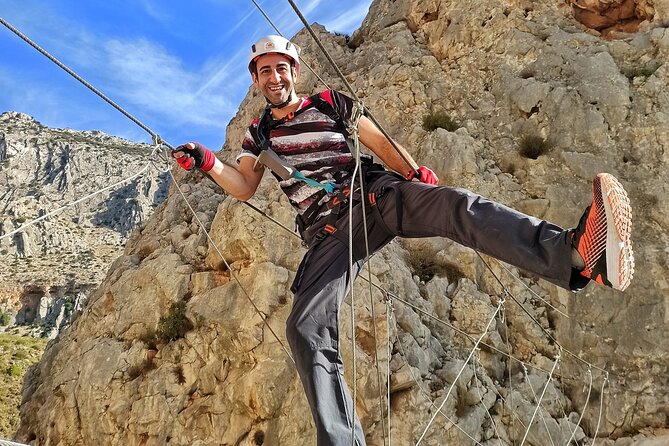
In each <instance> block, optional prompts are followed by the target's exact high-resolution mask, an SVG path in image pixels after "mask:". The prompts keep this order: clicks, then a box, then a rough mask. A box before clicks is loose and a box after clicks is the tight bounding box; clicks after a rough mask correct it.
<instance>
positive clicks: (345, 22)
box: [323, 2, 369, 32]
mask: <svg viewBox="0 0 669 446" xmlns="http://www.w3.org/2000/svg"><path fill="white" fill-rule="evenodd" d="M368 12H369V2H364V3H362V4H359V5H357V6H356V7H354V8H351V9H349V10H348V11H347V12H346V13H345V14H341V15H338V16H337V17H333V18H331V19H329V20H325V21H324V23H323V26H325V27H326V28H327V29H328V30H330V31H339V32H351V31H354V30H355V29H356V28H358V27H359V26H360V24H361V23H362V21H363V20H364V18H365V16H367V13H368Z"/></svg>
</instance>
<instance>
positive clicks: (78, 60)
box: [0, 0, 371, 150]
mask: <svg viewBox="0 0 669 446" xmlns="http://www.w3.org/2000/svg"><path fill="white" fill-rule="evenodd" d="M256 1H257V3H258V4H260V6H261V7H262V8H263V9H264V10H265V12H266V13H267V14H268V15H269V16H270V18H271V19H272V21H273V22H274V23H275V24H276V25H277V27H278V28H279V29H280V31H281V32H282V33H283V34H284V35H286V36H288V37H290V36H292V35H294V34H295V33H296V32H297V31H298V30H299V29H301V28H302V24H301V22H300V21H299V18H298V17H297V15H296V14H295V12H294V11H293V9H292V7H291V6H290V4H289V3H288V2H287V1H285V0H256ZM295 3H296V4H297V5H298V7H299V8H300V9H301V11H302V13H303V14H304V15H305V16H306V17H307V19H308V21H309V22H310V23H313V22H318V23H320V24H322V25H324V26H325V27H326V28H327V29H328V30H330V31H338V32H343V33H347V34H350V33H352V32H353V31H354V30H355V29H357V28H358V27H359V26H360V24H361V23H362V20H363V19H364V17H365V15H366V14H367V12H368V9H369V5H370V3H371V0H363V1H360V0H338V1H336V2H333V1H330V0H295ZM0 17H2V18H3V19H5V20H6V21H8V22H9V23H11V24H12V25H13V26H15V27H16V28H18V29H19V30H20V31H21V32H23V33H24V34H26V35H27V36H28V37H30V38H31V39H32V40H34V41H35V42H36V43H37V44H39V45H41V46H42V47H43V48H45V49H46V50H47V51H49V52H50V53H51V54H52V55H54V56H55V57H56V58H57V59H59V60H60V61H61V62H63V63H64V64H65V65H67V66H68V67H69V68H71V69H72V70H74V71H75V72H76V73H77V74H79V75H80V76H82V77H83V78H84V79H86V80H87V81H88V82H90V83H91V84H93V85H94V86H95V87H96V88H98V89H99V90H101V91H102V92H103V93H105V94H106V95H107V96H109V97H110V99H112V100H114V101H115V102H117V103H118V104H119V105H120V106H122V107H123V108H125V109H126V110H127V111H128V112H129V113H130V114H132V115H133V116H135V117H136V118H137V119H139V120H140V121H142V122H143V123H144V124H145V125H147V126H148V127H149V128H151V129H152V130H153V131H154V132H156V133H158V134H159V135H161V137H162V138H163V139H164V140H165V141H167V142H169V143H170V144H172V145H178V144H180V143H183V142H187V141H191V140H195V141H200V142H201V143H203V144H205V145H207V146H208V147H210V148H211V149H214V150H217V149H219V148H220V147H221V146H222V144H223V143H224V141H225V127H226V125H227V124H228V122H229V121H230V119H231V118H232V116H233V115H234V114H235V112H236V111H237V109H238V108H239V104H240V102H241V100H242V99H243V98H244V96H245V95H246V93H247V91H248V88H249V85H250V83H251V82H250V78H249V76H248V72H247V71H246V64H247V57H248V52H249V48H250V45H251V43H253V42H254V41H255V40H257V39H258V38H260V37H262V36H264V35H267V34H275V32H274V30H273V29H272V28H271V26H270V24H269V23H268V22H267V21H266V20H265V18H264V17H263V16H262V15H261V13H260V12H259V11H258V10H257V8H256V6H255V5H254V4H253V2H252V1H251V0H191V1H176V0H163V1H159V0H116V1H108V0H105V1H102V0H40V1H37V0H23V1H16V0H0ZM5 111H19V112H23V113H26V114H28V115H31V116H33V117H34V118H35V119H37V120H38V121H40V122H41V123H42V124H45V125H47V126H50V127H59V128H72V129H75V130H102V131H104V132H105V133H109V134H112V135H117V136H122V137H124V138H127V139H130V140H133V141H142V142H149V141H150V137H149V135H148V134H147V133H146V132H145V131H144V130H142V129H141V128H139V127H138V126H136V125H135V124H134V123H132V122H131V121H130V120H128V119H127V118H126V117H124V116H123V115H122V114H120V113H119V112H118V111H117V110H115V109H114V108H112V107H111V106H110V105H108V104H107V103H106V102H104V101H103V100H102V99H100V98H98V97H97V96H96V95H94V94H93V93H92V92H91V91H89V90H88V89H87V88H86V87H84V86H83V85H81V84H80V83H79V82H78V81H76V80H75V79H74V78H72V77H71V76H70V75H68V74H67V73H66V72H65V71H63V70H61V69H60V68H59V67H57V66H56V65H55V64H53V63H52V62H50V61H49V60H48V59H47V58H46V57H44V56H42V55H41V54H39V53H38V52H37V51H36V50H34V49H33V48H32V47H30V46H29V45H28V44H27V43H25V42H24V41H23V40H21V39H19V37H17V36H16V35H14V34H13V33H12V32H10V31H9V30H8V29H7V28H5V27H4V26H2V25H1V24H0V113H2V112H5Z"/></svg>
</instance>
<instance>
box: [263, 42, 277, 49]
mask: <svg viewBox="0 0 669 446" xmlns="http://www.w3.org/2000/svg"><path fill="white" fill-rule="evenodd" d="M274 48H275V46H274V42H265V50H273V49H274Z"/></svg>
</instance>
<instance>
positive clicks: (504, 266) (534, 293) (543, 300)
mask: <svg viewBox="0 0 669 446" xmlns="http://www.w3.org/2000/svg"><path fill="white" fill-rule="evenodd" d="M495 260H496V259H495ZM496 262H497V264H498V265H499V266H501V267H502V268H503V269H504V271H506V272H507V273H508V274H509V275H510V276H511V277H513V278H516V277H517V276H516V275H515V274H513V273H512V272H511V270H510V269H509V268H508V267H507V266H506V265H505V264H504V262H501V261H499V260H496ZM518 282H520V283H521V284H523V286H524V287H525V288H526V289H527V291H529V292H530V293H531V294H532V295H534V297H536V298H537V299H539V300H540V301H542V302H543V303H545V304H546V305H548V306H549V307H550V308H552V309H553V310H555V311H557V312H558V313H560V314H561V315H562V316H564V317H566V318H567V319H571V318H570V317H569V315H568V314H567V313H565V312H564V311H561V310H560V309H559V308H557V307H555V306H554V305H553V304H551V303H550V302H549V301H548V300H546V299H544V298H543V297H541V296H540V295H539V293H537V292H536V291H534V290H533V289H532V288H531V287H529V286H528V285H527V284H526V283H525V282H524V281H523V280H521V279H520V277H518Z"/></svg>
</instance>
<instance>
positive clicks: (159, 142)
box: [0, 18, 295, 363]
mask: <svg viewBox="0 0 669 446" xmlns="http://www.w3.org/2000/svg"><path fill="white" fill-rule="evenodd" d="M0 23H2V24H3V25H5V26H6V27H7V28H9V29H10V30H11V31H12V32H13V33H14V34H16V35H17V36H19V37H20V38H21V39H23V40H24V41H26V42H27V43H28V44H30V46H32V47H33V48H35V49H36V50H37V51H39V52H40V53H42V54H43V55H44V56H46V57H47V58H49V60H51V61H52V62H54V63H55V64H56V65H58V66H59V67H60V68H62V69H63V70H65V71H66V72H67V73H68V74H70V75H71V76H73V77H74V78H75V79H77V80H78V81H79V82H81V83H82V84H84V85H85V86H86V87H88V88H89V89H90V90H91V91H93V92H94V93H95V94H97V95H98V96H99V97H101V98H102V99H104V100H105V101H106V102H107V103H109V104H110V105H112V106H113V107H114V108H115V109H117V110H118V111H119V112H121V113H122V114H123V115H125V116H126V117H127V118H129V119H130V120H131V121H133V122H134V123H135V124H137V125H138V126H139V127H141V128H142V129H144V130H145V131H146V132H147V133H149V134H150V135H151V137H152V139H153V141H154V144H156V145H157V146H159V145H162V146H164V147H166V148H170V149H172V146H170V145H169V144H167V143H166V142H164V141H163V140H162V139H161V138H160V136H158V135H157V134H156V133H154V132H153V131H152V130H151V129H149V128H148V127H147V126H145V125H144V124H142V123H141V122H140V121H139V120H137V119H136V118H134V117H133V116H132V115H130V114H129V113H128V112H126V111H125V110H124V109H123V108H121V107H120V106H119V105H117V104H116V103H115V102H113V101H112V100H111V99H109V98H108V97H107V96H105V95H104V94H103V93H102V92H101V91H100V90H98V89H97V88H95V87H93V86H92V85H91V84H90V83H88V82H87V81H86V80H84V79H83V78H82V77H81V76H79V75H78V74H76V73H75V72H74V71H72V70H71V69H70V68H68V67H67V66H65V65H64V64H63V63H62V62H60V61H59V60H58V59H56V58H55V57H54V56H52V55H51V54H49V53H48V52H47V51H46V50H44V49H42V48H41V47H40V46H39V45H37V44H36V43H35V42H33V41H32V40H30V39H29V38H28V37H27V36H26V35H24V34H23V33H21V32H20V31H19V30H17V29H16V28H14V27H13V26H12V25H10V24H9V23H8V22H7V21H5V20H4V19H2V18H0ZM158 149H159V147H156V149H154V152H153V153H154V154H155V153H156V150H158ZM163 160H164V161H165V162H166V158H164V159H163ZM150 165H151V163H149V164H147V166H146V167H145V168H144V169H143V170H142V171H141V172H140V173H143V172H144V170H146V169H148V167H149V166H150ZM138 175H139V174H137V175H135V176H138ZM170 176H171V177H172V181H173V183H174V185H175V186H176V188H177V190H178V191H179V193H180V194H181V196H182V198H183V199H184V200H185V201H186V204H187V206H188V208H189V209H190V211H191V212H192V213H193V216H194V217H195V220H196V221H197V222H198V224H199V225H200V227H201V228H202V229H203V230H204V232H205V235H206V236H207V239H208V240H209V241H210V242H211V243H212V244H213V246H214V248H215V249H216V251H217V252H218V254H219V255H220V256H221V258H222V259H223V262H224V263H225V265H226V267H227V268H228V269H229V270H230V273H231V275H232V277H233V278H234V279H235V281H236V282H237V284H238V285H239V286H240V288H241V290H242V292H243V293H244V295H245V296H246V297H247V299H248V300H249V301H250V302H251V305H252V306H253V308H254V309H255V311H256V313H258V315H259V316H260V318H261V319H262V321H263V323H264V324H265V326H266V327H267V328H268V329H269V331H270V332H271V333H272V335H273V336H274V338H275V339H276V340H277V341H278V342H279V344H280V345H281V347H282V348H283V350H284V351H285V352H286V354H287V355H288V357H289V358H290V359H291V361H292V362H293V363H295V360H294V359H293V357H292V356H291V354H290V353H289V352H288V350H287V349H286V347H285V345H284V344H283V342H282V341H281V339H279V337H278V336H277V334H276V333H275V332H274V330H273V329H272V327H271V326H270V325H269V323H268V322H267V320H266V319H267V317H266V316H265V315H264V314H262V312H261V311H260V309H259V308H258V307H257V306H256V305H255V303H254V302H253V299H251V296H250V295H249V294H248V293H247V292H246V290H245V289H244V287H243V286H242V285H241V282H240V281H239V279H238V278H237V276H236V275H235V274H234V272H233V271H232V269H231V268H230V265H228V263H227V261H226V260H225V258H224V257H223V254H222V253H221V251H220V250H219V249H218V246H217V245H216V243H214V242H213V240H212V239H211V236H210V235H209V233H208V232H207V230H206V228H205V227H204V224H202V222H201V221H200V218H199V217H198V216H197V214H196V213H195V211H194V210H193V208H192V207H191V205H190V203H189V202H188V199H186V196H185V195H184V193H183V191H182V190H181V188H180V187H179V184H178V183H177V181H176V179H175V178H174V175H173V174H172V172H171V171H170ZM126 181H128V180H126ZM117 184H119V183H117ZM111 187H112V186H109V187H107V188H105V189H103V191H104V190H106V189H109V188H111ZM97 193H99V192H96V194H97ZM92 195H94V194H92ZM87 198H89V196H87V197H84V198H81V199H79V200H77V201H75V202H74V203H73V204H76V203H78V202H80V201H83V200H84V199H87ZM56 211H59V210H58V209H57V210H56ZM56 211H53V212H51V213H49V214H47V215H45V216H42V217H40V218H39V219H37V220H36V221H39V220H43V219H44V218H46V217H47V216H49V215H52V214H53V213H54V212H56ZM32 224H34V222H33V223H32ZM24 226H26V225H24ZM22 228H23V226H22V227H21V228H19V229H22ZM14 233H16V232H12V233H9V234H6V235H4V236H3V237H0V240H1V239H2V238H4V237H9V236H10V235H12V234H14Z"/></svg>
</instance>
